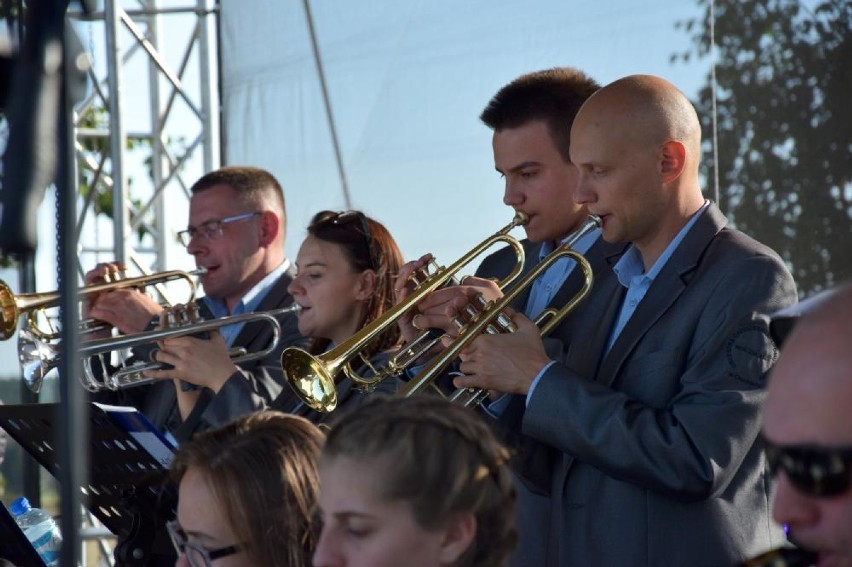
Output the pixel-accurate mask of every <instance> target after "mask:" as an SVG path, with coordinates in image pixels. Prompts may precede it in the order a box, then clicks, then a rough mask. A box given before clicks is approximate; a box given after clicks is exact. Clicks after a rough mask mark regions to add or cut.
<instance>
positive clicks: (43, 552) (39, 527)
mask: <svg viewBox="0 0 852 567" xmlns="http://www.w3.org/2000/svg"><path fill="white" fill-rule="evenodd" d="M9 511H10V512H12V515H13V516H14V517H15V522H16V523H17V524H18V526H20V528H21V529H22V530H23V532H24V535H26V536H27V539H28V540H30V543H32V544H33V547H34V548H35V550H36V552H37V553H38V554H39V556H40V557H41V558H42V559H43V560H44V562H45V563H46V564H47V565H48V566H49V567H55V566H57V565H59V551H60V549H61V547H62V535H61V534H60V533H59V526H57V525H56V522H55V521H54V520H53V518H52V517H51V516H50V514H48V513H47V512H45V511H44V510H42V509H41V508H33V507H32V506H30V502H29V500H27V499H26V498H24V497H23V496H22V497H20V498H18V499H17V500H15V501H14V502H12V505H11V506H10V507H9Z"/></svg>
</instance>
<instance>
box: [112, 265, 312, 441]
mask: <svg viewBox="0 0 852 567" xmlns="http://www.w3.org/2000/svg"><path fill="white" fill-rule="evenodd" d="M292 270H293V269H292V267H291V268H290V269H288V270H287V272H285V273H284V274H282V275H281V277H280V278H278V280H277V281H276V282H275V283H274V284H273V286H272V288H271V289H270V290H269V293H268V294H267V295H266V297H264V298H263V301H261V303H260V305H259V306H258V309H257V311H269V310H272V309H278V308H281V307H287V306H289V305H292V303H293V297H292V296H291V295H290V294H289V293H287V286H288V285H290V282H291V281H292V279H293V271H292ZM202 305H203V303H202ZM203 311H206V309H204V310H203ZM202 315H203V316H205V317H209V316H210V314H209V313H202ZM278 321H279V323H280V324H281V336H280V338H279V341H278V345H277V346H276V348H275V349H274V350H273V351H272V352H271V353H270V354H268V355H267V356H266V357H264V358H262V359H256V360H252V361H247V362H243V363H240V364H239V365H238V366H239V367H240V370H239V371H237V372H234V373H233V374H232V375H231V377H230V378H228V381H227V382H226V383H225V385H224V387H222V389H221V390H219V392H218V393H216V394H214V393H213V391H212V390H208V389H204V390H202V392H201V395H200V397H199V399H198V402H197V403H196V405H195V407H194V408H193V411H192V413H190V414H189V415H188V416H187V418H186V419H185V420H181V419H180V414H179V413H178V409H177V398H176V396H175V389H174V385H173V382H172V381H171V380H164V381H159V382H154V383H152V384H149V385H146V386H140V387H137V388H129V389H126V390H121V391H120V392H116V393H109V394H111V396H110V397H111V399H109V400H107V401H109V403H120V404H122V405H131V406H133V407H136V408H137V409H139V411H141V412H142V413H143V414H144V415H145V416H146V417H147V418H148V419H149V420H150V421H151V422H152V423H153V424H154V425H155V426H157V428H158V429H160V430H161V431H164V432H165V431H169V432H171V433H172V434H173V435H174V436H175V438H176V439H177V440H178V441H185V440H188V439H189V438H191V437H192V435H194V434H195V433H197V432H199V431H203V430H206V429H210V428H212V427H217V426H220V425H224V424H225V423H227V422H229V421H231V420H232V419H234V418H236V417H238V416H241V415H244V414H247V413H251V412H253V411H256V410H260V409H264V408H266V407H267V406H268V405H269V404H270V402H272V400H273V399H275V398H276V397H277V396H279V394H282V391H284V390H283V388H284V385H285V384H284V374H283V371H282V369H281V363H280V359H281V352H282V351H283V350H284V348H285V347H288V346H291V345H296V346H300V345H304V344H305V339H304V337H302V336H301V335H300V334H299V329H298V324H297V320H296V316H295V315H294V314H291V313H288V314H285V315H281V316H279V317H278ZM271 340H272V328H271V327H270V326H269V325H268V324H267V323H264V322H251V323H246V324H245V326H244V327H243V329H242V330H241V331H240V334H239V335H238V336H237V338H236V340H235V341H234V345H233V346H234V347H244V348H245V349H246V350H247V352H259V351H261V350H263V349H265V348H267V347H268V345H269V344H270V342H271ZM287 391H288V392H289V386H288V387H287ZM282 395H284V394H282ZM293 396H294V397H293V405H295V402H296V399H295V395H294V394H293ZM98 398H99V401H104V395H99V396H98Z"/></svg>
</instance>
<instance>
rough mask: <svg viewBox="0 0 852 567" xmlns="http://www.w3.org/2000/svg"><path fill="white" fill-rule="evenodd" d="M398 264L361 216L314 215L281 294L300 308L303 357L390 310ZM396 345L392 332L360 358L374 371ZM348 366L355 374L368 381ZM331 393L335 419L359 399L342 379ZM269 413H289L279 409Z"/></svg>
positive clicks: (381, 233) (381, 235) (388, 243)
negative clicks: (304, 342)
mask: <svg viewBox="0 0 852 567" xmlns="http://www.w3.org/2000/svg"><path fill="white" fill-rule="evenodd" d="M402 264H403V258H402V252H400V250H399V247H398V246H397V244H396V242H395V241H394V239H393V237H392V236H391V235H390V233H389V232H388V230H387V229H386V228H385V227H384V225H382V224H381V223H379V222H377V221H375V220H373V219H371V218H369V217H367V216H366V215H364V214H363V213H362V212H360V211H345V212H340V213H338V212H333V211H321V212H319V213H317V214H316V215H314V217H313V219H311V223H310V225H309V226H308V236H307V237H306V238H305V240H304V242H302V245H301V247H300V248H299V253H298V255H297V257H296V269H297V274H296V277H295V278H294V279H293V281H292V282H291V283H290V286H289V287H288V289H287V290H288V292H289V293H290V294H291V295H292V296H293V298H294V300H295V301H296V303H298V304H299V305H300V306H301V308H302V309H301V310H300V312H299V319H298V324H299V332H300V333H301V334H302V335H304V336H306V337H310V338H311V341H310V346H309V347H308V352H309V353H310V354H313V355H318V354H322V353H323V352H325V351H327V350H328V349H330V348H332V347H333V346H335V345H338V344H340V343H341V342H343V341H345V340H346V339H348V338H349V337H350V336H351V335H352V334H354V333H355V332H356V331H358V330H359V329H361V328H362V327H363V326H364V325H366V324H369V323H371V322H372V321H374V320H375V319H376V318H378V317H380V316H381V315H382V314H383V313H384V312H385V311H386V310H387V309H389V308H391V307H392V306H393V305H394V290H393V284H394V279H395V277H396V275H397V273H398V272H399V270H400V267H401V266H402ZM399 343H400V332H399V329H398V328H397V327H396V326H393V327H392V328H390V329H388V330H387V331H386V332H385V333H383V334H382V335H381V336H380V337H378V338H377V340H375V341H374V342H373V343H372V344H370V345H369V346H368V347H367V348H366V349H365V350H364V351H362V353H361V354H362V355H363V356H364V357H365V358H366V359H367V360H369V361H370V362H371V363H372V364H373V365H374V366H375V365H381V364H382V363H383V362H384V361H385V360H386V358H387V357H388V355H389V354H390V353H392V352H394V350H395V347H397V346H398V345H399ZM357 360H358V359H356V362H357ZM353 366H355V368H354V370H355V371H356V372H359V373H360V374H366V375H369V372H366V371H364V370H362V369H359V368H358V367H357V364H353ZM397 386H398V381H397V380H396V379H388V380H384V381H382V382H381V383H379V384H378V385H377V389H378V390H380V391H394V390H395V389H396V387H397ZM337 391H338V400H339V401H338V405H337V409H336V410H335V415H338V414H339V413H341V409H342V408H347V407H351V406H354V405H357V404H358V403H359V402H360V401H361V400H362V399H363V397H364V396H363V395H361V394H363V391H362V390H361V389H359V388H357V387H356V386H354V385H353V384H352V382H351V381H350V380H349V379H348V378H347V379H344V380H342V381H341V382H340V383H339V384H338V387H337ZM288 394H289V392H288ZM282 399H284V398H283V397H282ZM288 399H289V398H288ZM273 408H275V409H280V410H284V411H292V410H293V408H292V407H282V406H281V404H280V403H276V404H273ZM306 415H308V418H309V419H311V420H313V421H318V420H321V419H322V418H323V416H321V415H318V414H317V412H310V413H308V414H306Z"/></svg>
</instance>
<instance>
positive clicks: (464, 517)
mask: <svg viewBox="0 0 852 567" xmlns="http://www.w3.org/2000/svg"><path fill="white" fill-rule="evenodd" d="M475 538H476V517H474V515H473V514H471V513H469V512H467V513H461V514H456V515H455V516H454V517H452V518H451V519H450V521H449V523H448V524H447V527H445V528H444V539H443V541H442V542H441V549H440V552H439V555H440V559H441V563H442V564H444V565H455V564H456V562H457V561H458V560H459V558H460V557H461V556H462V555H463V554H464V552H465V551H467V549H468V548H469V547H470V546H471V544H472V543H473V540H474V539H475Z"/></svg>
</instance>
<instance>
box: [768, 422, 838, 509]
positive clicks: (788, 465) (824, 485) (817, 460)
mask: <svg viewBox="0 0 852 567" xmlns="http://www.w3.org/2000/svg"><path fill="white" fill-rule="evenodd" d="M763 443H764V446H765V451H766V459H767V461H769V470H770V471H771V472H772V474H773V476H774V475H775V474H777V473H778V469H779V468H780V469H782V470H783V471H784V474H786V475H787V478H788V479H789V480H790V484H792V485H793V487H794V488H795V489H796V490H798V491H799V492H802V493H803V494H807V495H809V496H818V497H829V496H838V495H840V494H843V493H845V492H846V491H847V490H849V486H850V484H852V447H821V446H818V445H776V444H775V443H772V442H771V441H769V440H767V439H766V438H765V437H763Z"/></svg>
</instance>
